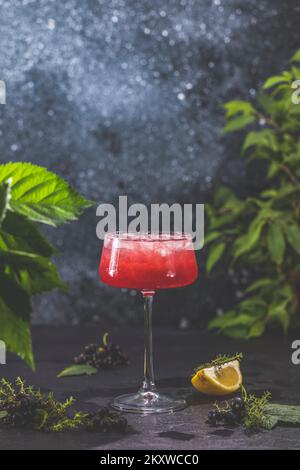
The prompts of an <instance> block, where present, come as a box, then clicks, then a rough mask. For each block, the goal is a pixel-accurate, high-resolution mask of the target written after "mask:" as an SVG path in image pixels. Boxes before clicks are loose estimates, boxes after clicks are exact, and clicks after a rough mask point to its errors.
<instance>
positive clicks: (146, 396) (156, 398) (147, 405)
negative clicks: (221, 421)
mask: <svg viewBox="0 0 300 470" xmlns="http://www.w3.org/2000/svg"><path fill="white" fill-rule="evenodd" d="M110 405H111V406H112V408H114V409H115V410H118V411H123V412H127V413H141V414H146V415H147V414H153V413H171V412H173V411H178V410H183V409H184V408H186V406H187V404H186V401H185V400H183V399H174V398H171V397H168V396H166V395H161V394H160V393H157V392H148V393H147V392H146V393H142V392H138V393H130V394H128V395H120V396H119V397H116V398H114V399H113V400H112V402H111V403H110Z"/></svg>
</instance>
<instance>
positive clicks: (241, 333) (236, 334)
mask: <svg viewBox="0 0 300 470" xmlns="http://www.w3.org/2000/svg"><path fill="white" fill-rule="evenodd" d="M222 333H223V334H224V335H225V336H229V337H230V338H234V339H247V338H248V333H249V328H248V327H247V326H243V325H236V326H229V327H226V328H224V329H223V330H222Z"/></svg>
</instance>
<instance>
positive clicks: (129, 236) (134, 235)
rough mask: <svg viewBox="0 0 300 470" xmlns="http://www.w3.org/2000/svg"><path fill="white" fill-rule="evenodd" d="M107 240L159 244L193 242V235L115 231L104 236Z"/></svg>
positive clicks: (184, 233)
mask: <svg viewBox="0 0 300 470" xmlns="http://www.w3.org/2000/svg"><path fill="white" fill-rule="evenodd" d="M104 239H105V240H113V239H117V240H130V241H145V242H158V241H161V242H162V241H187V240H188V241H192V240H193V237H192V234H190V233H186V232H162V233H159V232H126V231H118V230H116V231H114V232H107V233H106V234H105V236H104Z"/></svg>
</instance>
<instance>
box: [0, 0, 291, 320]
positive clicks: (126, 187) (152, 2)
mask: <svg viewBox="0 0 300 470" xmlns="http://www.w3.org/2000/svg"><path fill="white" fill-rule="evenodd" d="M297 5H298V2H297V1H282V0H248V1H245V0H168V1H166V0H67V1H59V0H52V1H51V0H23V1H21V0H11V1H8V0H0V17H1V24H0V40H1V42H0V44H1V51H0V79H2V80H5V81H6V84H7V104H6V106H1V107H0V113H1V120H0V133H1V140H0V146H1V160H3V161H8V160H24V161H31V162H34V163H38V164H41V165H45V166H48V167H49V168H50V169H53V170H55V171H57V172H59V173H60V174H61V175H63V176H64V177H66V178H67V179H68V180H69V181H70V182H71V183H72V184H73V185H74V186H75V187H76V188H77V189H79V190H80V191H82V192H83V193H84V194H85V195H86V196H88V197H89V198H93V199H95V200H96V201H98V202H102V201H106V202H111V201H115V200H116V198H117V196H118V195H119V194H128V195H129V197H130V201H131V202H147V203H149V202H163V201H165V202H172V201H187V202H203V201H199V198H200V194H202V193H203V192H204V191H207V190H208V189H209V188H210V187H211V185H212V182H213V181H214V180H215V178H216V176H217V175H218V174H219V175H220V174H222V176H223V177H224V179H225V180H226V179H227V180H229V181H232V180H234V179H236V178H237V176H239V172H240V171H241V170H242V166H241V163H239V157H238V152H237V149H238V144H237V143H236V142H235V140H234V138H231V140H227V141H225V142H224V141H222V140H221V139H220V138H219V127H220V126H221V123H222V113H221V111H220V106H221V104H222V103H223V102H224V101H226V100H227V99H230V98H233V97H235V98H237V97H242V98H249V96H254V95H255V93H256V91H257V89H258V87H259V85H260V84H261V83H262V80H263V79H264V78H265V77H266V76H268V74H271V73H272V72H276V71H279V70H280V69H281V68H282V67H283V66H284V65H285V63H286V61H287V59H288V58H289V57H290V56H291V55H292V53H293V52H294V50H295V49H297V48H298V47H299V46H300V40H299V19H300V16H299V15H300V13H296V12H295V11H294V7H295V6H297ZM95 226H96V219H95V215H94V210H91V211H90V212H89V213H87V214H86V215H85V216H84V217H83V218H82V219H81V220H80V222H78V223H77V224H72V225H69V226H67V227H64V228H62V229H59V230H56V231H53V230H47V233H48V234H49V236H50V237H51V238H52V240H53V241H54V243H56V245H57V246H58V247H59V248H60V250H61V256H60V258H59V259H58V263H59V266H60V269H61V273H62V275H63V276H64V278H65V279H66V280H67V281H68V282H69V283H70V285H71V289H70V293H69V294H68V295H65V294H60V293H52V294H50V295H46V296H44V297H43V298H42V299H38V300H37V302H36V313H35V320H36V321H52V322H59V321H72V322H77V321H78V320H84V319H86V320H90V319H94V320H96V319H97V318H98V317H99V316H100V317H102V318H103V317H106V318H111V319H113V320H120V319H125V321H127V320H128V319H135V318H136V317H137V316H138V317H139V315H138V313H139V305H138V301H137V299H136V298H135V295H134V294H135V293H133V292H129V293H128V292H118V291H115V290H112V289H109V288H106V287H104V286H100V285H99V282H98V280H97V258H98V256H99V253H100V243H99V241H98V240H97V239H96V237H95ZM200 265H201V254H200ZM216 289H217V286H216ZM215 297H216V296H215V290H214V289H213V288H212V290H211V291H210V290H209V289H208V288H206V286H205V282H204V281H202V282H201V281H200V283H199V284H197V285H196V286H193V287H190V288H187V289H183V290H182V291H181V290H180V291H177V292H172V293H163V294H161V295H160V301H159V302H157V304H160V308H159V307H158V310H159V311H160V313H159V314H158V315H159V316H160V318H161V319H162V320H163V321H167V322H175V323H178V322H179V320H180V318H182V317H183V316H185V317H194V318H197V317H198V316H200V317H199V318H203V319H205V317H207V315H208V314H209V313H212V308H214V307H215V306H216V305H215V303H213V302H212V301H211V298H214V301H215V300H216V299H215ZM172 301H173V302H172ZM169 302H171V304H172V305H171V307H170V308H168V309H167V308H166V306H167V304H168V303H169ZM220 302H221V300H220ZM175 306H176V307H175ZM212 306H213V307H212ZM217 306H218V305H217ZM165 308H166V310H165ZM171 310H173V313H172V314H170V315H169V312H170V311H171ZM201 315H202V317H201ZM203 322H204V320H203Z"/></svg>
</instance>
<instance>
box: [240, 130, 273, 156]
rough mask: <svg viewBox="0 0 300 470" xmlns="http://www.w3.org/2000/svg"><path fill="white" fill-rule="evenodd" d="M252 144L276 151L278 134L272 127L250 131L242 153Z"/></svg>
mask: <svg viewBox="0 0 300 470" xmlns="http://www.w3.org/2000/svg"><path fill="white" fill-rule="evenodd" d="M252 146H258V147H266V148H269V149H271V150H273V151H274V152H276V151H277V149H278V145H277V140H276V136H275V134H274V132H273V131H271V130H270V129H264V130H262V131H259V132H255V131H253V132H249V133H248V134H247V136H246V138H245V141H244V145H243V148H242V153H245V151H246V150H247V149H248V148H250V147H252Z"/></svg>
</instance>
